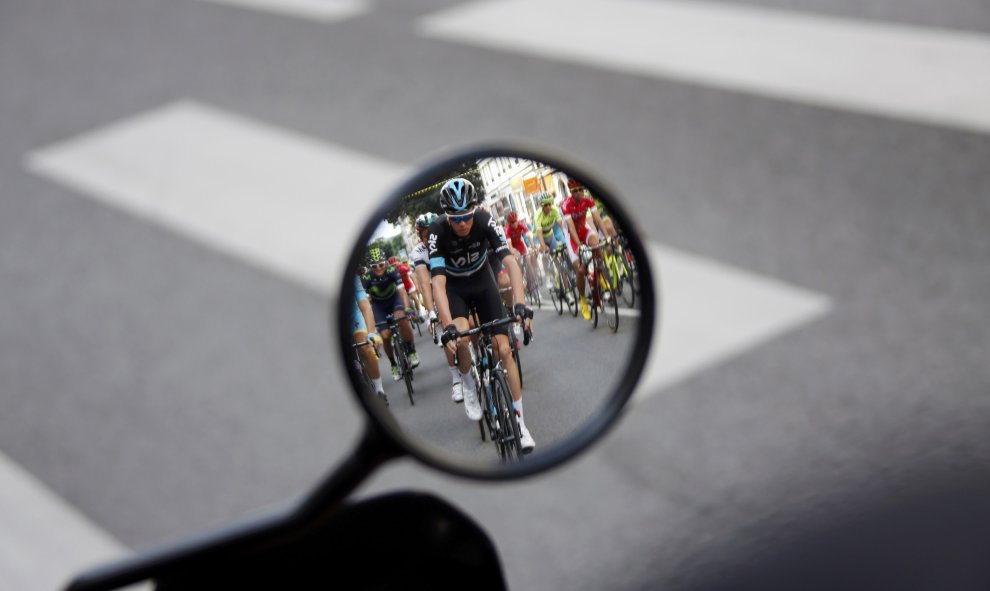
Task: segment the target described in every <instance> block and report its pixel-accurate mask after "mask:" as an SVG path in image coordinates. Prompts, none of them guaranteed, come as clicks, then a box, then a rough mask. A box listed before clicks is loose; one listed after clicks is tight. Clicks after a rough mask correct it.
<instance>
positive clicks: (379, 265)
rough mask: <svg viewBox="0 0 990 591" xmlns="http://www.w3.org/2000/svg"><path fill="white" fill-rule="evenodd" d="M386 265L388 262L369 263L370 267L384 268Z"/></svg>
mask: <svg viewBox="0 0 990 591" xmlns="http://www.w3.org/2000/svg"><path fill="white" fill-rule="evenodd" d="M387 266H388V263H371V268H372V269H384V268H385V267H387Z"/></svg>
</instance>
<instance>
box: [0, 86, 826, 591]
mask: <svg viewBox="0 0 990 591" xmlns="http://www.w3.org/2000/svg"><path fill="white" fill-rule="evenodd" d="M26 165H27V166H28V167H29V168H30V169H31V170H32V171H34V172H35V173H37V174H40V175H42V176H45V177H47V178H50V179H53V180H55V181H57V182H59V183H62V184H64V185H66V186H68V187H69V188H72V189H74V190H77V191H79V192H80V193H81V194H83V195H87V196H89V197H91V198H93V199H96V200H98V201H100V202H101V203H105V204H107V205H110V206H113V207H117V208H120V209H122V210H125V211H127V212H130V213H131V214H133V215H135V216H137V217H139V218H141V219H144V220H148V221H151V222H154V223H155V224H159V225H161V226H164V227H166V228H169V229H170V230H173V231H175V232H177V233H179V234H181V235H183V236H186V237H189V238H191V239H193V240H195V241H199V242H201V243H203V244H205V245H207V246H210V247H213V248H216V249H219V250H221V251H223V252H225V253H227V254H229V255H231V256H234V257H237V258H238V259H239V260H242V261H244V262H246V263H250V264H253V265H257V266H258V267H261V268H263V269H266V270H268V271H270V272H273V273H276V274H278V275H279V276H282V277H284V278H286V279H289V280H291V281H294V282H297V283H299V284H301V285H303V286H305V287H307V288H311V289H315V290H318V291H320V292H321V293H325V294H328V295H330V296H331V297H332V296H334V295H335V294H336V293H338V290H339V287H340V285H341V275H342V274H343V265H344V263H345V260H346V257H347V255H348V254H349V249H350V248H351V242H352V241H353V240H354V239H355V238H356V235H357V232H358V230H359V229H360V227H361V226H362V225H363V221H364V219H365V217H366V216H369V215H371V213H372V211H373V208H374V207H375V206H376V205H377V199H378V198H380V197H381V196H383V195H385V194H386V193H387V192H388V190H389V189H392V188H393V187H394V186H396V185H397V184H398V182H399V181H400V180H401V179H402V177H404V176H405V175H406V174H408V173H409V172H410V170H409V167H407V166H404V165H400V164H397V163H394V162H390V161H386V160H383V159H380V158H377V157H374V156H370V155H367V154H362V153H358V152H355V151H353V150H350V149H347V148H344V147H341V146H336V145H332V144H329V143H327V142H324V141H320V140H316V139H313V138H310V137H306V136H304V135H302V134H299V133H294V132H291V131H287V130H285V129H281V128H277V127H274V126H271V125H267V124H264V123H261V122H259V121H256V120H252V119H248V118H245V117H241V116H237V115H234V114H231V113H228V112H226V111H222V110H219V109H216V108H213V107H209V106H206V105H202V104H197V103H192V102H179V103H174V104H170V105H166V106H164V107H162V108H160V109H156V110H153V111H151V112H148V113H145V114H142V115H139V116H136V117H133V118H131V119H128V120H124V121H121V122H118V123H116V124H113V125H110V126H108V127H105V128H102V129H97V130H94V131H92V132H89V133H86V134H84V135H82V136H80V137H76V138H73V139H69V140H67V141H64V142H61V143H58V144H55V145H52V146H48V147H45V148H42V149H40V150H38V151H35V152H33V153H31V154H29V155H27V157H26ZM649 248H650V252H651V254H652V255H653V256H652V257H651V258H652V260H653V264H654V267H655V268H656V269H657V270H658V271H659V273H658V275H661V276H662V282H661V284H660V285H659V286H658V287H659V288H660V289H661V292H662V302H663V307H662V322H661V323H660V324H659V325H658V326H657V329H656V332H655V334H654V338H655V339H656V341H655V342H657V343H659V346H654V348H653V350H652V352H651V358H650V362H649V366H648V369H647V374H646V375H645V376H644V379H643V380H642V382H641V386H640V388H639V397H643V396H646V395H650V394H655V393H656V392H657V391H659V390H661V389H662V388H664V387H666V386H669V385H671V384H673V383H675V382H678V381H680V380H683V379H686V378H688V377H689V376H691V375H694V374H696V373H698V372H700V371H704V370H706V369H709V368H711V367H713V366H714V365H716V364H718V363H720V362H722V361H724V360H726V359H728V358H730V357H732V356H734V355H737V354H739V353H741V352H743V351H745V350H747V349H749V348H752V347H755V346H757V345H759V344H760V343H763V342H766V341H767V340H769V339H772V338H774V337H776V336H778V335H781V334H783V333H785V332H787V331H788V330H792V329H794V328H796V327H798V326H800V325H802V324H804V323H806V322H809V321H811V320H813V319H815V318H817V317H819V316H820V315H822V314H824V313H826V312H827V311H828V309H829V307H830V304H829V301H828V299H827V298H825V297H824V296H822V295H820V294H817V293H813V292H808V291H806V290H802V289H799V288H796V287H794V286H791V285H787V284H785V283H782V282H779V281H776V280H773V279H770V278H766V277H761V276H758V275H755V274H752V273H748V272H746V271H743V270H741V269H738V268H733V267H730V266H727V265H723V264H720V263H718V262H715V261H712V260H707V259H703V258H700V257H696V256H692V255H689V254H687V253H682V252H677V251H674V250H671V249H669V248H665V247H662V246H659V245H655V244H654V245H650V247H649ZM8 464H9V462H8ZM0 469H2V470H5V472H2V471H0V573H7V572H13V573H20V572H24V573H30V576H31V577H33V576H35V575H36V574H37V573H38V572H44V571H47V572H50V573H52V575H53V576H57V577H64V576H65V573H66V572H69V571H75V570H76V566H75V565H76V564H77V563H78V564H81V563H83V562H90V560H91V559H93V560H95V559H96V557H97V555H103V554H107V555H111V554H112V553H113V552H117V551H119V546H117V545H115V544H114V543H113V542H112V541H111V540H109V538H108V536H106V535H105V534H101V533H100V532H99V530H98V529H96V528H95V527H88V526H84V527H80V528H79V531H78V533H76V534H73V533H66V531H65V529H64V527H63V525H62V524H64V523H68V524H69V525H68V526H67V527H69V528H72V527H75V526H74V525H73V524H78V523H83V522H84V520H82V519H81V518H80V517H78V516H76V515H72V514H71V511H68V510H66V511H59V510H57V509H53V508H52V507H57V501H53V500H52V498H51V495H47V494H42V493H39V492H37V489H38V485H37V484H35V483H33V481H32V479H31V477H30V476H29V475H26V474H19V473H18V472H17V471H16V470H14V469H12V468H10V467H9V466H4V465H3V464H0ZM53 503H54V505H53ZM32 515H38V517H36V518H35V517H30V516H32ZM38 523H42V524H45V525H44V526H42V527H40V528H39V527H37V524H38ZM32 524H33V525H32ZM46 533H47V534H52V535H43V534H46ZM52 556H59V557H60V561H59V565H60V566H59V568H64V569H65V571H59V570H58V569H56V568H55V567H54V566H53V565H52V564H49V563H48V561H49V560H50V558H51V557H52ZM72 556H78V560H77V561H74V559H72V558H71V557H72ZM6 557H13V558H11V560H12V562H11V564H10V565H7V564H5V563H4V560H5V559H6ZM19 564H23V565H29V566H25V567H24V568H23V570H17V569H19V568H21V567H19V566H18V565H19ZM56 571H57V572H56ZM5 576H6V575H5ZM14 588H32V587H29V586H25V585H14Z"/></svg>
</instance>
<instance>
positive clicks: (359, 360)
mask: <svg viewBox="0 0 990 591" xmlns="http://www.w3.org/2000/svg"><path fill="white" fill-rule="evenodd" d="M364 347H371V350H372V351H374V353H375V362H376V363H377V362H378V359H380V358H381V357H380V356H379V355H378V349H376V348H375V346H374V345H373V344H372V342H371V340H370V339H369V340H367V341H363V342H360V343H354V344H353V345H351V348H352V349H353V350H354V367H355V368H357V371H358V375H360V376H361V383H362V385H363V386H364V392H365V394H366V395H367V396H369V400H374V398H375V397H376V396H377V397H378V398H379V399H380V400H381V401H382V403H383V404H384V405H385V407H386V408H388V396H386V395H385V393H384V392H378V391H377V390H376V389H375V384H374V383H373V382H372V381H371V376H370V375H369V374H368V367H367V366H366V365H365V362H364V355H362V354H361V351H360V349H362V348H364Z"/></svg>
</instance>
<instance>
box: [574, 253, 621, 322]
mask: <svg viewBox="0 0 990 591" xmlns="http://www.w3.org/2000/svg"><path fill="white" fill-rule="evenodd" d="M603 248H605V244H604V243H600V244H598V246H595V247H591V246H588V245H587V244H582V245H581V246H580V247H579V248H578V254H579V256H580V257H581V260H583V261H584V263H585V269H586V270H587V271H586V276H587V281H586V282H585V285H586V289H590V290H591V317H592V327H593V328H597V327H598V316H599V313H600V314H601V315H602V316H604V317H605V322H606V324H608V327H609V329H611V330H612V332H616V331H618V330H619V303H618V302H617V296H616V293H615V290H614V289H613V288H612V275H611V274H610V273H609V272H608V267H607V265H605V264H603V262H602V259H601V249H603Z"/></svg>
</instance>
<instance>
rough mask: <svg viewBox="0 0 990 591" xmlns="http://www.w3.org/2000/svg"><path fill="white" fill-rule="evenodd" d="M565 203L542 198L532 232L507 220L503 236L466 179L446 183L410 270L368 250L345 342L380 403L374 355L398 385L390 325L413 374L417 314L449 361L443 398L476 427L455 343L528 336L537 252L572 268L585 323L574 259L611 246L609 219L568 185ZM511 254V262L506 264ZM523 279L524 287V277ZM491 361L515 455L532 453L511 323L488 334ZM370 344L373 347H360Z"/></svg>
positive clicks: (467, 366)
mask: <svg viewBox="0 0 990 591" xmlns="http://www.w3.org/2000/svg"><path fill="white" fill-rule="evenodd" d="M568 189H569V191H570V193H571V194H570V195H569V196H568V197H566V198H565V199H564V200H563V201H562V202H561V204H560V208H559V209H558V208H557V206H556V205H555V204H554V200H553V197H552V196H551V195H549V194H547V193H544V194H542V195H541V196H540V211H539V213H538V214H537V215H536V217H535V224H534V227H532V228H531V227H529V226H528V225H527V224H526V223H525V222H523V221H522V220H520V219H519V218H518V216H517V215H516V214H515V213H514V212H512V213H509V214H508V215H507V216H506V222H507V223H506V225H505V226H504V227H503V226H502V225H501V224H500V223H499V222H498V221H497V220H496V219H495V218H494V216H493V215H492V213H491V212H489V211H488V210H487V209H486V208H485V207H484V205H482V204H481V203H480V199H479V195H478V192H477V190H476V189H475V187H474V185H473V184H472V183H471V182H470V181H468V180H467V179H464V178H453V179H450V180H448V181H446V182H445V183H444V184H443V186H442V188H441V189H440V207H441V209H442V213H441V214H439V215H437V214H433V213H425V214H422V215H420V216H419V217H417V218H416V220H415V228H416V231H417V233H418V235H419V240H420V241H419V243H418V244H417V245H416V247H415V248H414V249H413V250H412V253H411V255H410V260H409V263H411V265H412V266H411V267H410V266H409V264H408V263H407V262H406V261H399V260H398V259H395V258H392V259H388V258H387V257H386V256H385V253H384V252H383V251H382V249H381V248H377V247H372V248H370V249H369V251H368V256H367V267H366V268H365V269H362V272H361V273H360V274H359V275H358V277H356V278H355V294H356V301H355V308H354V326H353V339H354V344H355V347H360V350H361V352H360V354H361V355H363V356H364V363H363V365H364V367H365V369H366V371H367V374H368V377H369V378H370V380H371V382H372V384H373V388H374V389H375V391H376V392H377V394H378V396H379V398H380V399H381V400H382V402H383V403H384V404H385V405H386V406H387V404H388V399H387V397H386V395H385V389H384V386H383V384H382V379H381V375H380V371H379V369H378V358H377V351H378V350H381V349H384V351H385V355H386V357H387V358H388V360H389V362H390V364H391V367H392V376H393V379H394V380H396V381H398V380H400V379H402V375H401V372H402V368H400V367H399V365H400V364H398V363H397V361H396V355H395V353H396V352H395V351H394V347H393V346H392V342H393V338H392V336H393V335H392V334H391V330H392V327H395V326H397V327H398V332H399V338H398V339H396V341H395V342H398V343H401V345H400V346H401V347H402V349H403V353H404V356H405V359H407V360H408V364H409V365H410V366H411V367H416V366H418V365H419V356H418V353H417V351H416V346H415V341H414V338H413V329H412V326H411V324H410V317H409V314H407V311H409V313H411V314H412V315H413V319H415V320H419V318H418V317H419V314H418V313H417V312H416V311H417V310H420V309H422V310H425V311H426V316H427V319H428V321H429V323H430V326H431V328H432V327H434V326H437V329H438V332H439V336H440V338H439V342H440V345H441V346H442V350H443V354H444V356H445V358H446V361H447V367H448V369H449V371H450V379H451V399H452V400H453V401H454V402H455V403H461V402H463V404H464V410H465V413H466V414H467V416H468V418H469V419H470V420H472V421H479V420H480V419H481V418H482V413H483V411H482V407H481V402H480V401H479V396H478V390H479V388H480V387H482V385H480V384H478V383H476V379H475V375H476V374H474V373H473V372H472V363H473V356H472V354H471V350H470V345H471V338H466V337H464V336H462V335H461V333H464V332H466V331H468V330H469V329H471V328H472V327H473V324H474V323H475V322H477V323H480V324H481V325H485V324H486V323H490V322H492V321H495V320H499V319H502V318H506V317H507V314H506V311H507V310H508V311H510V315H511V316H512V317H514V318H515V320H516V322H517V323H518V325H519V328H518V329H514V330H518V331H519V332H520V333H522V336H523V340H524V343H525V344H527V345H528V344H529V342H530V340H531V338H532V336H533V326H532V321H533V311H532V309H530V307H529V306H527V305H526V291H525V290H526V286H527V285H539V282H540V280H539V279H538V278H537V273H538V272H539V271H538V269H539V267H540V266H541V265H540V264H539V263H538V261H537V258H536V257H537V255H538V253H540V252H541V251H546V252H547V253H553V252H556V253H557V254H558V255H561V254H562V252H563V251H564V250H565V249H566V252H567V253H568V254H569V259H570V262H571V264H572V265H573V267H574V272H575V276H576V282H577V288H578V289H577V293H578V294H579V297H580V303H579V305H580V311H581V314H582V316H583V317H584V318H585V319H586V320H590V319H591V313H590V309H589V305H588V302H587V298H586V296H585V276H586V271H587V269H586V266H585V262H584V260H583V259H582V257H580V256H578V253H579V250H580V248H581V246H582V245H587V246H588V247H591V248H595V247H597V246H598V244H599V240H600V238H599V236H600V234H601V235H602V236H607V237H615V228H614V227H613V226H612V224H611V220H608V223H606V220H607V215H606V216H602V211H604V210H601V211H600V210H599V204H598V203H597V202H596V200H595V199H593V198H591V196H590V195H589V194H588V191H587V189H586V188H585V187H584V186H583V185H581V184H580V183H578V182H577V181H575V180H571V181H570V182H569V184H568ZM513 255H514V256H513ZM524 268H525V269H526V271H525V272H526V278H525V280H524V271H523V269H524ZM491 334H492V338H491V342H492V345H493V347H492V348H493V350H494V354H495V355H496V358H497V359H498V360H499V362H500V364H501V367H502V368H503V369H504V370H505V372H504V375H505V377H506V382H507V383H508V389H509V390H510V393H511V398H512V407H513V409H514V410H515V415H516V420H517V422H518V433H519V442H520V444H521V449H522V452H523V453H530V452H532V451H533V450H534V449H535V447H536V443H535V441H534V439H533V437H532V435H531V434H530V432H529V429H528V428H527V426H526V422H525V415H524V412H523V396H522V394H523V392H522V380H521V376H520V372H519V368H518V366H517V364H516V362H515V360H514V358H513V348H514V346H515V347H516V348H517V347H518V342H515V343H514V342H512V340H511V339H516V338H517V334H516V333H515V332H514V331H510V328H509V324H502V325H500V326H497V327H495V328H493V329H492V330H491ZM369 343H370V344H372V345H374V347H370V346H363V347H361V345H363V344H369Z"/></svg>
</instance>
